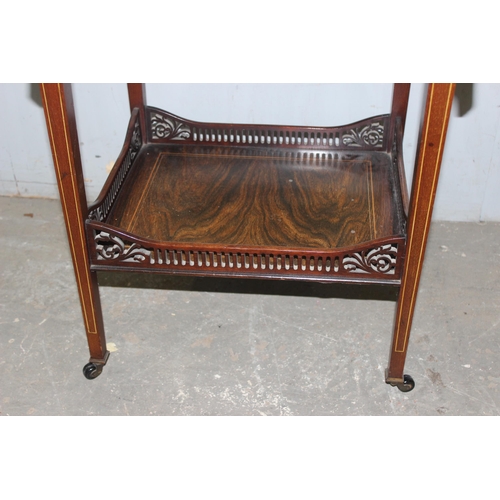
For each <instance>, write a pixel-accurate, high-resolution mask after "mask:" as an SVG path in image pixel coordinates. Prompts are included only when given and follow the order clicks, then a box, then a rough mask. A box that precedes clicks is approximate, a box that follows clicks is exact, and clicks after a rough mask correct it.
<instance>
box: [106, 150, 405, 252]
mask: <svg viewBox="0 0 500 500" xmlns="http://www.w3.org/2000/svg"><path fill="white" fill-rule="evenodd" d="M138 160H139V161H138V163H137V167H136V169H135V173H136V175H135V176H134V179H133V181H131V182H129V183H127V184H126V185H125V186H124V189H123V191H122V192H121V193H120V197H119V198H118V200H117V203H116V204H115V208H114V210H113V211H112V213H111V214H110V217H109V218H108V223H109V224H111V225H113V226H115V227H117V228H120V229H123V230H124V231H126V232H130V233H133V234H136V235H138V236H140V237H143V238H148V239H152V240H156V241H166V242H186V243H207V244H210V243H212V244H217V245H234V246H245V247H250V246H258V247H265V246H271V247H284V248H288V247H290V248H320V249H334V248H342V247H349V246H355V245H359V244H362V243H366V242H369V241H371V240H376V239H379V238H384V237H388V236H394V235H400V234H402V231H403V229H402V228H403V221H402V220H398V213H397V210H396V208H395V207H396V204H397V203H396V201H395V199H394V198H395V197H396V193H395V191H394V189H393V186H394V178H391V176H392V175H393V171H392V168H391V167H392V165H391V159H390V157H388V156H387V155H385V154H376V153H375V154H357V155H355V156H352V157H348V158H346V159H342V158H330V159H324V160H319V161H318V162H316V161H315V160H314V159H313V160H312V161H310V162H309V160H303V159H297V158H293V157H292V158H290V157H287V156H282V157H279V156H277V155H265V154H262V152H260V151H258V150H257V151H256V150H253V149H250V148H248V149H245V150H243V151H242V150H236V149H227V148H202V147H196V146H195V147H188V146H185V147H183V146H170V145H165V146H148V147H147V148H144V149H143V151H142V152H141V156H140V158H139V159H138ZM311 193H314V196H312V195H311Z"/></svg>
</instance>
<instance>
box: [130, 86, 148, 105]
mask: <svg viewBox="0 0 500 500" xmlns="http://www.w3.org/2000/svg"><path fill="white" fill-rule="evenodd" d="M127 88H128V100H129V104H130V112H132V111H134V109H135V108H139V109H144V108H145V107H146V85H145V84H144V83H128V84H127Z"/></svg>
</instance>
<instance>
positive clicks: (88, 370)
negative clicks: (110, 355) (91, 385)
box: [83, 363, 103, 380]
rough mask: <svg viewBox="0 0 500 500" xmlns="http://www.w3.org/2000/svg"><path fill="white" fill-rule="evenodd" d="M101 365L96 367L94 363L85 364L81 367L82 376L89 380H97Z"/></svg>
mask: <svg viewBox="0 0 500 500" xmlns="http://www.w3.org/2000/svg"><path fill="white" fill-rule="evenodd" d="M102 368H103V365H97V364H96V363H87V364H86V365H85V366H84V367H83V375H84V376H85V378H87V379H89V380H93V379H95V378H97V377H98V376H99V375H100V374H101V373H102Z"/></svg>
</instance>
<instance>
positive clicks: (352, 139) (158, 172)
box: [42, 84, 453, 392]
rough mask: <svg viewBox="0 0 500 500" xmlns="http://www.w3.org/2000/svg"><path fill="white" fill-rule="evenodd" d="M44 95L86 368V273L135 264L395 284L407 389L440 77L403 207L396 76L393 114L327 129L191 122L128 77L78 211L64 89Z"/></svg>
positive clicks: (395, 355) (403, 91) (97, 320)
mask: <svg viewBox="0 0 500 500" xmlns="http://www.w3.org/2000/svg"><path fill="white" fill-rule="evenodd" d="M42 94H43V97H44V105H45V112H46V118H47V124H48V130H49V136H50V138H51V144H52V150H53V154H54V160H55V166H56V171H57V172H58V180H59V188H60V192H61V201H62V203H63V206H65V207H66V209H65V215H66V224H67V228H68V234H69V237H70V242H71V248H72V255H73V261H74V265H75V273H76V277H77V282H78V283H79V291H80V298H81V303H82V310H83V315H84V320H85V323H86V328H87V338H88V340H89V348H90V351H91V359H90V362H89V364H88V365H86V366H85V368H84V374H85V376H86V377H87V378H95V377H96V376H97V375H99V374H100V373H101V371H102V367H103V365H104V364H105V363H106V361H107V358H108V355H109V353H108V352H107V351H106V349H105V345H106V344H105V337H104V328H103V325H102V313H101V311H100V303H99V296H98V285H97V279H96V272H97V271H99V270H128V271H129V270H135V271H142V272H161V273H170V274H183V275H197V276H227V277H240V278H241V277H244V278H261V279H288V280H314V281H321V282H326V283H327V282H340V283H360V284H363V283H373V284H386V285H392V286H397V287H400V288H401V289H402V290H401V291H400V300H399V301H398V313H397V317H396V325H395V333H394V339H393V346H392V349H391V359H390V363H389V368H388V371H387V376H386V382H387V383H389V384H392V385H397V386H398V387H399V388H400V389H401V390H402V391H405V392H406V391H408V390H411V389H413V386H414V382H413V380H412V379H411V377H409V376H407V375H403V368H404V360H405V356H406V350H407V343H408V337H409V325H410V323H411V317H412V314H413V308H414V295H415V294H408V292H409V291H410V289H413V290H415V291H416V289H417V287H418V279H419V276H420V267H421V261H422V259H423V252H424V248H425V240H426V237H427V232H428V225H429V221H430V214H431V211H432V202H433V199H434V193H435V188H436V183H437V172H438V170H439V164H440V161H441V156H442V144H443V140H444V135H445V132H446V125H447V121H448V117H449V107H450V102H451V99H452V96H453V86H452V85H451V84H439V85H433V86H430V87H429V96H428V103H427V111H426V122H425V123H424V134H427V135H426V136H425V137H424V138H423V141H426V142H425V143H424V142H423V145H422V147H421V151H420V157H419V162H420V163H419V164H417V167H416V168H415V179H414V183H413V193H416V194H413V193H412V199H411V203H410V202H409V197H408V194H407V187H406V179H405V174H404V172H405V169H404V165H403V156H402V141H403V133H404V124H405V118H406V107H407V101H408V95H409V85H408V84H397V85H395V91H394V97H393V105H392V109H391V113H389V114H386V115H380V116H375V117H371V118H368V119H366V120H362V121H359V122H356V123H353V124H349V125H343V126H336V127H298V126H272V125H240V124H238V125H236V124H223V123H200V122H194V121H190V120H188V119H185V118H180V117H178V116H175V115H172V114H170V113H168V112H166V111H163V110H160V109H157V108H153V107H149V106H147V105H146V103H145V92H144V86H143V85H140V84H129V96H130V104H131V118H130V123H129V126H128V130H127V134H126V138H125V143H124V146H123V149H122V152H121V154H120V156H119V158H118V160H117V162H116V163H115V166H114V168H113V169H112V171H111V173H110V175H109V177H108V180H107V181H106V183H105V185H104V187H103V189H102V192H101V194H100V196H99V197H98V199H97V201H96V202H95V203H94V204H92V205H91V206H90V207H87V206H86V205H85V201H84V200H85V193H84V190H83V182H82V180H83V177H82V173H81V163H80V156H79V150H78V140H77V134H76V125H75V122H74V114H73V110H72V102H71V100H72V99H71V92H70V88H69V86H66V87H63V86H61V85H59V84H57V85H56V84H42ZM425 127H427V128H426V129H425ZM432 134H433V135H432ZM431 135H432V137H431ZM68 137H70V138H71V148H72V150H71V153H72V154H68V153H67V152H66V153H65V152H64V148H63V146H64V147H66V151H68V144H67V142H68V141H67V138H68ZM65 138H66V139H65ZM430 139H434V141H435V142H434V143H433V142H432V141H431V140H430ZM64 141H66V144H64ZM429 144H433V145H432V146H430V145H429ZM434 144H440V150H439V151H437V148H435V149H433V148H434ZM426 151H427V157H426ZM65 172H69V173H70V177H69V178H68V177H67V176H65V175H64V173H65ZM71 179H72V180H73V181H72V182H69V181H70V180H71ZM75 180H76V182H75ZM417 188H418V189H417ZM412 240H414V241H412ZM410 258H412V259H415V260H414V261H413V260H411V261H409V259H410ZM405 287H407V288H405ZM408 287H409V288H408ZM405 290H407V291H405ZM402 295H403V297H401V296H402ZM404 295H406V298H405V297H404ZM405 300H406V302H405Z"/></svg>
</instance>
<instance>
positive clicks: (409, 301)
mask: <svg viewBox="0 0 500 500" xmlns="http://www.w3.org/2000/svg"><path fill="white" fill-rule="evenodd" d="M454 90H455V85H454V84H451V83H441V84H430V85H429V88H428V93H427V104H426V110H425V117H424V123H423V127H422V135H421V140H420V149H419V156H418V161H417V164H416V168H415V172H414V175H413V184H412V191H411V197H410V210H409V216H408V230H407V234H408V240H407V245H406V257H405V262H404V266H403V276H402V279H401V288H400V292H399V297H398V302H397V308H396V318H395V325H394V335H393V341H392V347H391V355H390V359H389V367H388V369H387V372H386V382H387V383H389V384H391V385H397V386H398V387H399V389H401V390H402V391H408V390H411V389H413V386H414V382H413V380H412V379H411V377H408V376H405V375H404V373H403V371H404V364H405V359H406V353H407V349H408V341H409V338H410V329H411V324H412V319H413V313H414V310H415V302H416V298H417V291H418V286H419V281H420V275H421V272H422V264H423V261H424V254H425V247H426V243H427V236H428V234H429V227H430V223H431V217H432V209H433V205H434V198H435V195H436V188H437V182H438V177H439V170H440V167H441V159H442V157H443V149H444V144H445V138H446V132H447V128H448V121H449V117H450V111H451V105H452V101H453V94H454Z"/></svg>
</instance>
